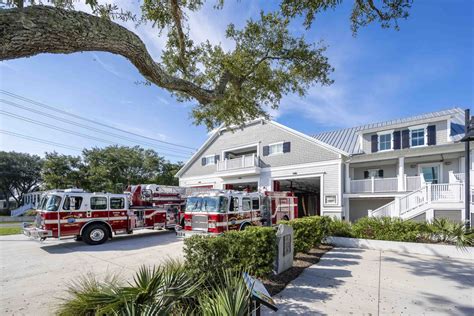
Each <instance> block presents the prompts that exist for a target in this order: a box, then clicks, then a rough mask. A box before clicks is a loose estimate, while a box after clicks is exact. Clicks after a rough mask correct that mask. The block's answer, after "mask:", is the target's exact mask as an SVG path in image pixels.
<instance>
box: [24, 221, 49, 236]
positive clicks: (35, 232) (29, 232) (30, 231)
mask: <svg viewBox="0 0 474 316" xmlns="http://www.w3.org/2000/svg"><path fill="white" fill-rule="evenodd" d="M23 235H25V236H27V237H33V238H46V237H53V231H51V230H47V229H41V228H38V227H33V226H28V224H27V223H23Z"/></svg>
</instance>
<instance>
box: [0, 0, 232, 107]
mask: <svg viewBox="0 0 474 316" xmlns="http://www.w3.org/2000/svg"><path fill="white" fill-rule="evenodd" d="M0 41H1V51H0V60H8V59H14V58H20V57H30V56H34V55H38V54H41V53H53V54H70V53H76V52H84V51H103V52H109V53H113V54H118V55H121V56H123V57H125V58H127V59H128V60H129V61H130V62H131V63H132V64H133V65H134V66H135V67H136V68H137V69H138V70H139V71H140V73H141V74H142V75H143V76H144V77H145V78H146V79H147V80H149V81H150V82H152V83H154V84H156V85H157V86H160V87H162V88H165V89H168V90H171V91H175V92H183V93H186V94H187V95H189V96H191V97H193V98H195V99H196V100H198V101H199V102H200V103H201V104H207V103H210V102H212V101H213V100H216V99H219V98H222V97H223V91H222V89H221V87H220V89H217V90H209V89H204V88H201V87H199V86H197V85H196V84H194V83H192V82H190V81H187V80H183V79H181V78H177V77H174V76H171V75H169V74H168V73H166V72H165V71H164V69H163V68H162V67H161V65H160V64H158V63H156V62H155V61H154V60H153V59H152V58H151V56H150V54H149V53H148V51H147V50H146V48H145V45H144V43H143V42H142V41H141V39H140V38H139V37H138V36H137V35H136V34H135V33H133V32H131V31H129V30H127V29H126V28H125V27H123V26H120V25H118V24H117V23H114V22H112V21H110V20H108V19H106V18H101V17H97V16H94V15H91V14H87V13H85V12H80V11H68V10H64V9H61V8H56V7H50V6H36V5H35V6H29V7H26V8H23V9H20V8H14V9H7V10H0Z"/></svg>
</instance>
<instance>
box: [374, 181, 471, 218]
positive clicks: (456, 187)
mask: <svg viewBox="0 0 474 316" xmlns="http://www.w3.org/2000/svg"><path fill="white" fill-rule="evenodd" d="M463 187H464V185H463V184H462V183H441V184H431V183H428V184H426V185H424V186H423V187H421V188H420V189H418V190H416V191H413V192H410V193H408V194H406V195H404V196H402V197H400V198H395V200H394V201H392V202H390V203H387V204H385V205H383V206H381V207H379V208H377V209H375V210H373V211H370V212H369V216H374V217H383V216H390V217H403V215H405V214H407V213H408V212H410V211H412V210H414V209H417V208H418V207H420V206H423V205H425V204H427V203H433V202H435V203H438V202H450V203H460V202H463V201H464V195H463V192H464V191H463Z"/></svg>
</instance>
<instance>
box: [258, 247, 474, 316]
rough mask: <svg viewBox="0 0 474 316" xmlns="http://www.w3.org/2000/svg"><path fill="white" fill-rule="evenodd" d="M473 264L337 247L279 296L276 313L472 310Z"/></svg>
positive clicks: (466, 312)
mask: <svg viewBox="0 0 474 316" xmlns="http://www.w3.org/2000/svg"><path fill="white" fill-rule="evenodd" d="M473 263H474V262H473V261H472V260H471V261H468V260H449V259H442V258H438V257H431V256H421V255H406V254H398V253H393V252H382V251H378V250H362V249H347V248H335V249H333V250H331V251H330V252H328V253H327V254H325V255H324V256H323V258H322V259H321V261H320V262H319V263H318V264H316V265H313V266H311V267H309V268H308V269H306V270H305V271H304V272H303V273H302V274H301V275H300V276H299V277H298V278H297V279H296V280H294V281H293V282H291V283H290V284H289V285H288V286H287V287H286V289H285V290H283V291H282V292H281V293H280V294H279V295H277V297H276V299H277V302H278V303H279V306H280V310H279V311H278V315H295V314H301V315H474V273H473V272H474V268H473V267H474V265H473ZM266 314H273V313H270V312H266Z"/></svg>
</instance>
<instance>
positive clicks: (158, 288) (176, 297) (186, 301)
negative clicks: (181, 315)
mask: <svg viewBox="0 0 474 316" xmlns="http://www.w3.org/2000/svg"><path fill="white" fill-rule="evenodd" d="M202 284H203V283H202V280H201V279H199V278H198V279H196V278H192V277H191V276H190V274H189V273H188V272H187V269H186V267H185V266H184V265H183V264H182V263H180V262H178V261H174V260H169V261H167V262H165V263H164V264H163V265H162V266H159V267H153V268H149V267H141V268H140V269H139V271H138V272H137V273H136V275H135V277H134V279H133V281H132V282H129V283H127V284H122V283H121V282H120V281H119V280H118V279H117V278H116V277H113V276H112V277H109V278H106V279H105V280H104V281H102V282H101V281H98V280H97V279H96V278H95V277H93V276H92V275H88V276H86V277H84V278H82V279H80V280H79V281H78V282H76V283H73V284H72V285H71V286H70V287H69V289H68V294H69V297H68V298H66V299H64V302H63V304H62V305H61V306H60V308H59V312H58V314H59V315H64V316H66V315H71V316H72V315H113V314H115V315H143V314H149V315H157V314H161V315H166V314H170V313H173V311H174V310H180V309H182V307H183V306H189V305H192V304H193V303H194V301H195V300H196V297H197V294H198V289H200V288H201V286H202Z"/></svg>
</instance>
